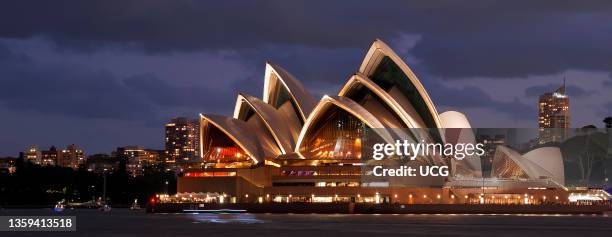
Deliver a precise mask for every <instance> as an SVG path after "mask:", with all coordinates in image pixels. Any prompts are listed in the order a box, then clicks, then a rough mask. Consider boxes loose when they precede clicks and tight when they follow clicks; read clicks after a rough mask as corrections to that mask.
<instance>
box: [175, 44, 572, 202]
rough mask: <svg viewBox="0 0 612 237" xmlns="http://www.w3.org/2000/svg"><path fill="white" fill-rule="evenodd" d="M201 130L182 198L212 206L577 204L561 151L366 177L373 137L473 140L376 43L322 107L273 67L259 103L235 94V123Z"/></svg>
mask: <svg viewBox="0 0 612 237" xmlns="http://www.w3.org/2000/svg"><path fill="white" fill-rule="evenodd" d="M431 89H434V90H435V88H431ZM200 123H201V124H200V125H201V126H200V129H201V132H200V136H201V137H200V139H201V142H200V149H201V152H200V154H201V159H202V162H203V166H202V167H201V168H198V169H191V170H186V171H185V172H184V174H183V176H182V177H179V179H178V184H177V185H178V186H177V188H178V190H177V191H178V192H179V194H178V195H177V196H179V195H187V194H188V195H191V196H193V195H196V196H197V195H200V197H201V198H204V199H206V200H204V201H214V202H386V203H406V204H410V203H507V204H532V203H550V202H552V203H555V202H558V203H562V202H567V201H568V200H569V199H570V198H571V197H570V196H571V195H570V194H571V192H570V191H568V189H567V188H566V187H565V184H564V182H565V180H564V177H565V176H564V167H563V159H562V154H561V151H560V150H559V148H556V147H541V148H538V149H535V150H532V151H530V152H527V153H524V154H520V153H519V152H517V151H515V150H513V149H511V148H509V147H503V146H502V147H498V149H496V151H495V154H494V156H493V157H494V158H493V161H492V168H491V170H490V174H487V175H486V177H485V175H484V173H483V170H482V168H481V161H480V157H467V158H465V159H463V160H462V161H458V160H455V159H446V158H442V157H419V159H416V160H414V161H410V162H409V164H407V165H446V166H448V167H449V169H450V175H449V176H447V177H422V178H409V179H408V178H403V179H402V178H398V179H390V180H382V181H376V180H373V179H368V178H364V177H363V176H364V175H368V174H367V173H364V172H363V167H364V166H365V165H367V164H365V163H366V162H365V161H364V160H366V159H364V158H365V157H362V155H364V154H362V152H363V149H362V146H364V144H365V141H363V139H364V138H366V137H368V136H370V135H372V134H368V133H375V135H376V136H378V137H380V138H382V139H385V140H386V139H391V140H393V139H396V138H398V137H399V138H402V139H412V140H415V141H421V140H424V141H432V142H439V143H458V142H471V143H474V140H475V137H474V132H473V131H472V130H471V129H470V128H471V126H470V123H469V121H468V119H467V118H466V116H464V115H463V114H461V113H459V112H455V111H447V112H444V113H441V114H440V113H438V111H437V109H436V107H435V106H434V103H433V101H432V100H431V98H430V97H429V95H428V93H427V91H426V90H425V88H424V87H423V85H422V84H421V82H420V81H419V79H418V78H417V77H416V75H415V74H414V73H413V72H412V71H411V69H410V68H409V67H408V66H407V65H406V63H404V62H403V61H402V59H401V58H400V57H399V56H398V55H397V54H395V53H394V52H393V50H391V49H390V48H389V47H388V46H387V45H386V44H385V43H383V42H382V41H380V40H376V41H374V43H373V44H372V46H371V47H370V49H369V50H368V52H367V54H366V55H365V58H364V59H363V62H362V63H361V66H359V69H358V70H357V72H356V73H355V74H354V75H352V76H351V77H350V78H349V79H348V80H347V81H346V83H345V84H344V86H343V87H342V88H341V90H340V91H339V92H338V94H337V95H325V96H323V98H320V99H318V100H317V99H315V98H314V97H313V96H312V95H311V94H310V93H309V92H308V91H307V90H306V89H305V87H304V86H303V85H302V83H300V81H298V80H297V79H296V78H295V77H294V76H293V75H291V74H290V73H289V72H287V71H286V70H285V69H283V68H281V67H279V66H277V65H274V64H272V63H267V64H266V69H265V84H264V88H263V96H262V98H258V97H256V96H252V95H248V94H238V96H237V98H236V104H235V109H234V114H233V116H231V117H230V116H220V115H212V114H201V115H200ZM423 131H427V132H423ZM368 162H369V161H368ZM389 162H393V161H389ZM202 194H205V197H204V196H202Z"/></svg>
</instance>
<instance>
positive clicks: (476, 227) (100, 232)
mask: <svg viewBox="0 0 612 237" xmlns="http://www.w3.org/2000/svg"><path fill="white" fill-rule="evenodd" d="M0 215H2V216H15V215H20V216H37V215H40V216H46V215H58V214H54V213H53V211H52V210H51V209H0ZM60 215H69V216H76V217H77V219H76V220H77V221H76V226H77V231H76V232H61V233H59V232H0V235H1V236H3V237H4V236H88V237H96V236H115V237H116V236H148V237H150V236H228V237H231V236H240V237H255V236H292V237H296V236H309V237H313V236H315V237H320V236H370V237H376V236H555V237H560V236H572V237H575V236H611V235H612V216H610V215H517V214H513V215H459V214H440V215H437V214H353V215H350V214H148V213H145V212H144V211H130V210H127V209H113V210H112V211H110V212H100V211H98V210H89V209H77V210H66V211H65V212H63V213H61V214H60Z"/></svg>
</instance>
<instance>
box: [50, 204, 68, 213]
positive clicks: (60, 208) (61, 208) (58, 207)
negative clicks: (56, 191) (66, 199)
mask: <svg viewBox="0 0 612 237" xmlns="http://www.w3.org/2000/svg"><path fill="white" fill-rule="evenodd" d="M64 210H66V206H64V204H63V203H62V202H57V204H55V207H54V208H53V211H54V212H63V211H64Z"/></svg>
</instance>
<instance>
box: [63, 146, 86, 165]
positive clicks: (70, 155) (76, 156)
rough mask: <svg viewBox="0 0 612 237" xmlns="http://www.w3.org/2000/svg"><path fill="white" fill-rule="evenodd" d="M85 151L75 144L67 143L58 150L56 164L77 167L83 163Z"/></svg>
mask: <svg viewBox="0 0 612 237" xmlns="http://www.w3.org/2000/svg"><path fill="white" fill-rule="evenodd" d="M86 161H87V160H86V157H85V153H84V152H83V150H81V149H79V148H78V147H77V146H76V145H75V144H70V145H68V146H67V147H66V148H65V149H63V150H61V151H59V152H58V158H57V164H58V165H59V166H62V167H69V168H73V169H78V168H79V166H82V165H85V162H86Z"/></svg>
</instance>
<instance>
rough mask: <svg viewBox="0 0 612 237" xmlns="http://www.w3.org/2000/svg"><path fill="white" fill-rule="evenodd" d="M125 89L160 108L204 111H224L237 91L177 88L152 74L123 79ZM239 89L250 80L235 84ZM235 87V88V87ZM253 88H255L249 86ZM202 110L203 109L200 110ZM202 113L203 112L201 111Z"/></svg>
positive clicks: (197, 87)
mask: <svg viewBox="0 0 612 237" xmlns="http://www.w3.org/2000/svg"><path fill="white" fill-rule="evenodd" d="M123 82H124V84H125V85H126V87H127V88H129V89H130V90H131V91H133V92H134V93H135V94H140V95H143V96H144V97H145V98H147V99H148V100H150V101H152V102H154V103H156V104H157V105H161V106H168V107H187V108H193V109H196V108H201V107H203V106H205V107H206V111H221V110H222V111H224V112H227V109H228V108H233V107H231V104H232V103H233V102H234V101H235V99H236V95H237V91H234V90H233V88H232V89H225V88H216V89H210V88H208V87H204V86H194V85H191V86H177V85H173V84H171V83H169V82H167V81H164V80H162V79H160V78H158V77H157V76H155V75H154V74H142V75H136V76H132V77H128V78H125V79H124V80H123ZM237 84H242V85H241V86H240V87H249V86H246V85H250V84H251V81H250V80H242V81H239V82H237ZM236 87H237V86H236ZM251 87H255V86H251ZM247 93H248V92H247ZM202 109H203V108H202ZM201 111H204V110H201Z"/></svg>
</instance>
